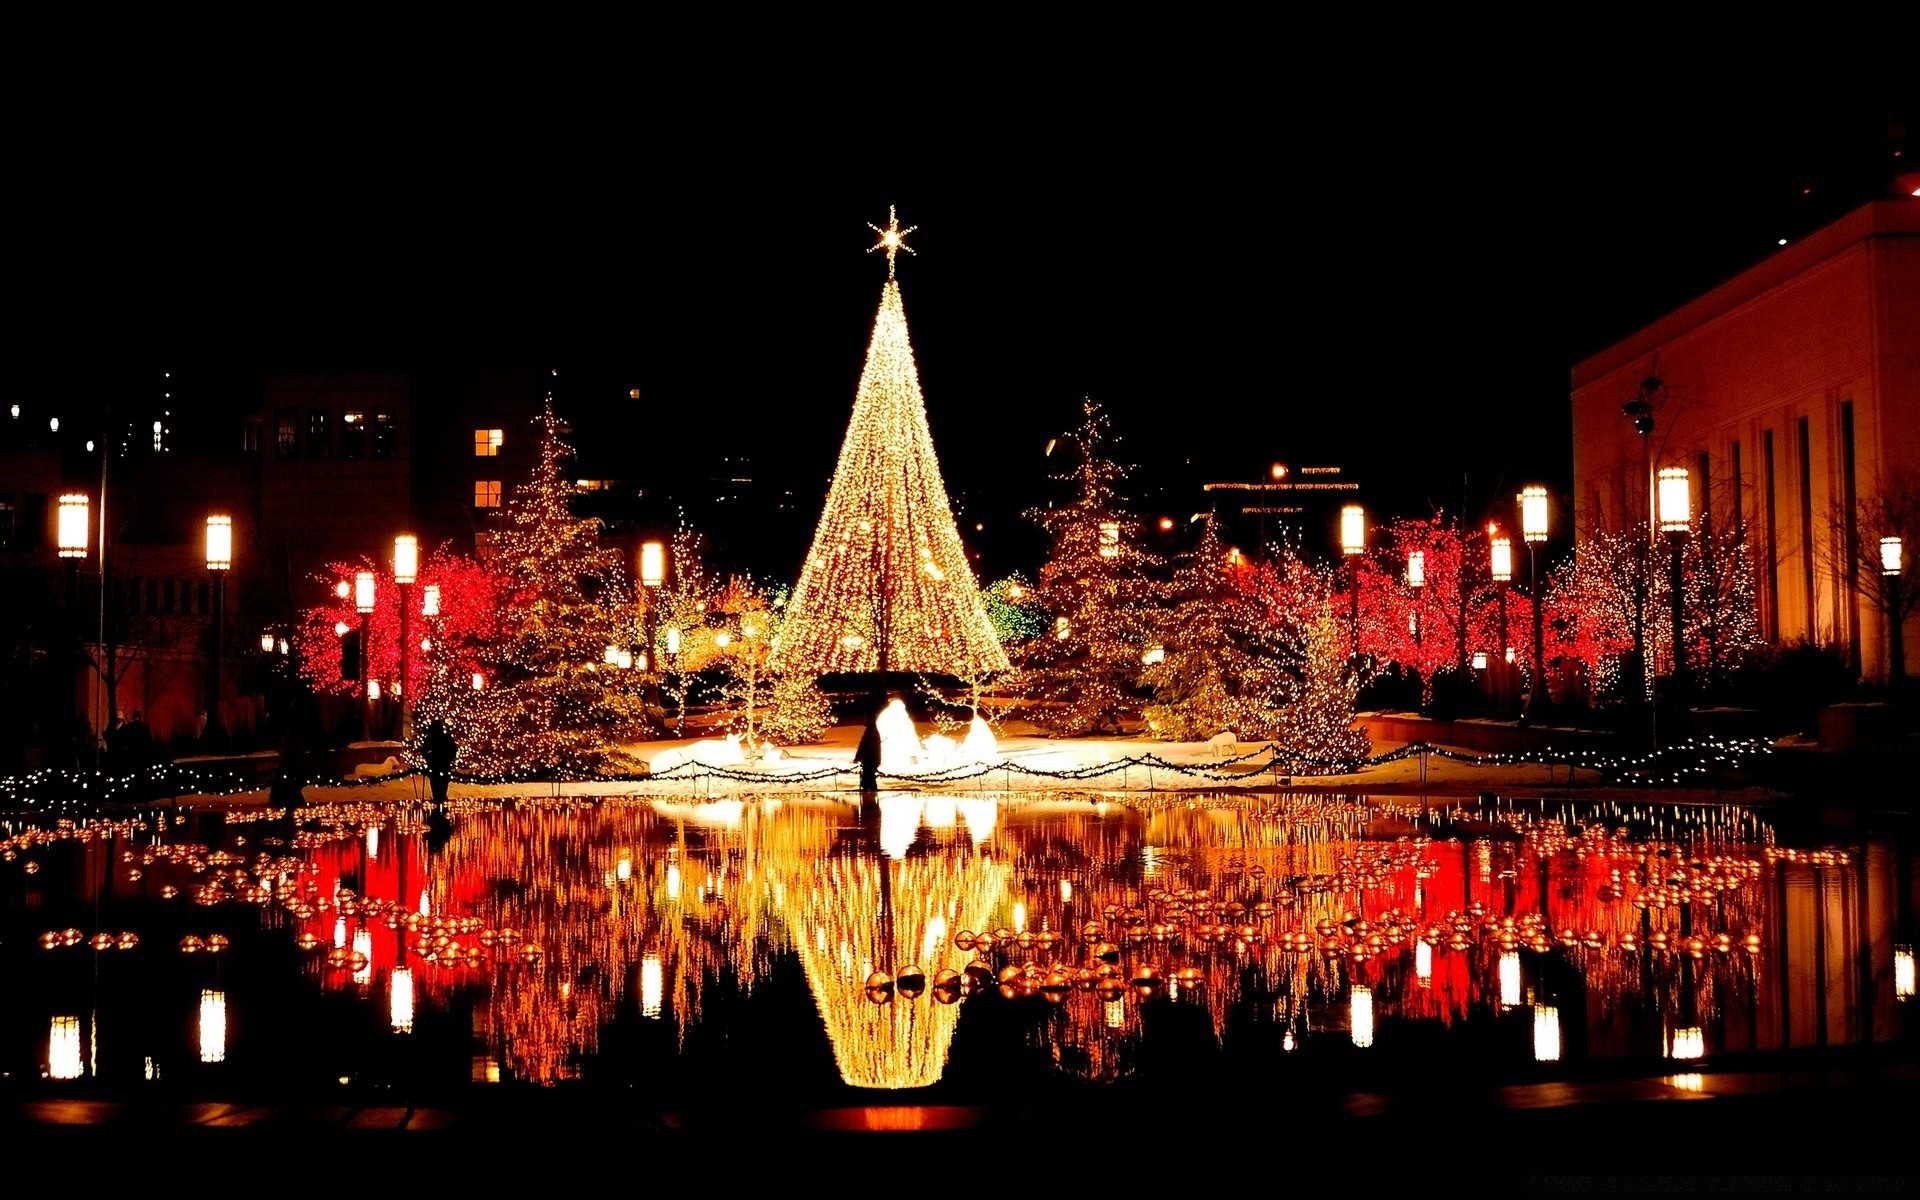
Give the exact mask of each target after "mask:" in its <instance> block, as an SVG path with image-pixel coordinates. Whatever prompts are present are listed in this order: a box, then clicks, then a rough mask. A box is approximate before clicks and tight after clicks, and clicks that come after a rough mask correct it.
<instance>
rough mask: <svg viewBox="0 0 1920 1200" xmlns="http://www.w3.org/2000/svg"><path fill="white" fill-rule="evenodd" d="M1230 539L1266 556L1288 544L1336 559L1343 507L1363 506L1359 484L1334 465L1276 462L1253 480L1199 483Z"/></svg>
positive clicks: (1312, 554) (1309, 552)
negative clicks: (1264, 476) (1279, 546)
mask: <svg viewBox="0 0 1920 1200" xmlns="http://www.w3.org/2000/svg"><path fill="white" fill-rule="evenodd" d="M1201 491H1202V492H1203V493H1204V494H1205V496H1206V499H1207V502H1208V503H1209V504H1210V505H1211V506H1212V510H1213V514H1214V516H1215V518H1216V519H1217V520H1219V522H1220V524H1221V526H1222V527H1223V529H1224V530H1225V531H1226V533H1227V536H1228V540H1229V541H1233V542H1237V543H1239V544H1241V545H1242V546H1243V547H1244V548H1245V549H1246V550H1247V551H1248V552H1249V553H1257V554H1260V555H1264V554H1266V553H1267V552H1268V550H1269V549H1270V548H1271V547H1274V546H1278V545H1282V544H1290V545H1293V546H1296V547H1298V548H1299V549H1300V550H1301V551H1302V552H1303V553H1304V554H1306V555H1307V556H1308V557H1309V558H1320V557H1338V555H1339V552H1340V510H1341V509H1342V508H1343V507H1345V506H1347V505H1349V504H1362V505H1364V503H1365V501H1364V500H1362V499H1361V497H1360V485H1359V483H1358V482H1356V481H1355V480H1354V479H1352V478H1351V477H1350V476H1349V475H1348V474H1347V473H1346V472H1345V471H1344V470H1343V469H1342V468H1340V467H1336V466H1291V465H1289V464H1287V463H1274V464H1273V465H1272V466H1271V467H1269V468H1268V471H1267V478H1265V479H1262V480H1258V481H1254V482H1246V483H1241V482H1231V481H1229V482H1220V483H1206V484H1202V485H1201Z"/></svg>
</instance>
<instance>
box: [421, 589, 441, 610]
mask: <svg viewBox="0 0 1920 1200" xmlns="http://www.w3.org/2000/svg"><path fill="white" fill-rule="evenodd" d="M420 611H421V612H422V613H424V614H426V615H427V616H429V617H437V616H439V615H440V585H439V584H437V583H430V584H428V585H427V586H426V587H425V588H423V589H421V597H420Z"/></svg>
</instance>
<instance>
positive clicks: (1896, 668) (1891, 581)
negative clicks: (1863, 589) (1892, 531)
mask: <svg viewBox="0 0 1920 1200" xmlns="http://www.w3.org/2000/svg"><path fill="white" fill-rule="evenodd" d="M1900 548H1901V547H1900V539H1899V538H1897V537H1883V538H1881V539H1880V581H1881V582H1882V583H1883V584H1885V585H1886V589H1887V686H1888V687H1889V688H1890V689H1892V690H1896V691H1897V690H1898V689H1899V688H1900V687H1901V685H1903V684H1904V683H1906V681H1907V652H1906V646H1905V645H1904V640H1905V639H1904V638H1903V637H1902V634H1901V630H1900V565H1901V564H1900Z"/></svg>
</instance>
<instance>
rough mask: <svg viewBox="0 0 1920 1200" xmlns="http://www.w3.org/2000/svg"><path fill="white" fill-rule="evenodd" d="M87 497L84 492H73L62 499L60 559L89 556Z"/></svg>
mask: <svg viewBox="0 0 1920 1200" xmlns="http://www.w3.org/2000/svg"><path fill="white" fill-rule="evenodd" d="M87 504H88V500H87V496H86V494H85V493H84V492H71V493H68V494H67V495H65V496H62V497H60V527H59V538H60V557H61V558H85V557H86V556H87V533H88V529H89V526H88V521H87Z"/></svg>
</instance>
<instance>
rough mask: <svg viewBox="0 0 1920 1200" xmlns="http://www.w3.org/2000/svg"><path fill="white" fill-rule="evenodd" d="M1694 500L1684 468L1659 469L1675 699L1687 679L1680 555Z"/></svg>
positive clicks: (1661, 527)
mask: <svg viewBox="0 0 1920 1200" xmlns="http://www.w3.org/2000/svg"><path fill="white" fill-rule="evenodd" d="M1692 508H1693V496H1692V493H1691V490H1690V489H1689V487H1688V485H1687V469H1686V468H1685V467H1662V468H1660V532H1661V533H1664V534H1666V535H1667V592H1668V597H1667V598H1668V599H1669V600H1670V601H1671V602H1672V604H1671V608H1672V610H1673V630H1672V637H1673V685H1674V690H1675V693H1676V695H1677V694H1679V693H1680V692H1681V690H1682V689H1683V688H1684V686H1685V682H1686V678H1687V655H1686V648H1685V646H1684V645H1683V644H1682V643H1681V637H1680V615H1681V605H1680V591H1681V589H1680V551H1681V549H1682V547H1683V546H1684V545H1685V543H1686V538H1687V524H1688V522H1689V521H1691V520H1692V519H1693V513H1692Z"/></svg>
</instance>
